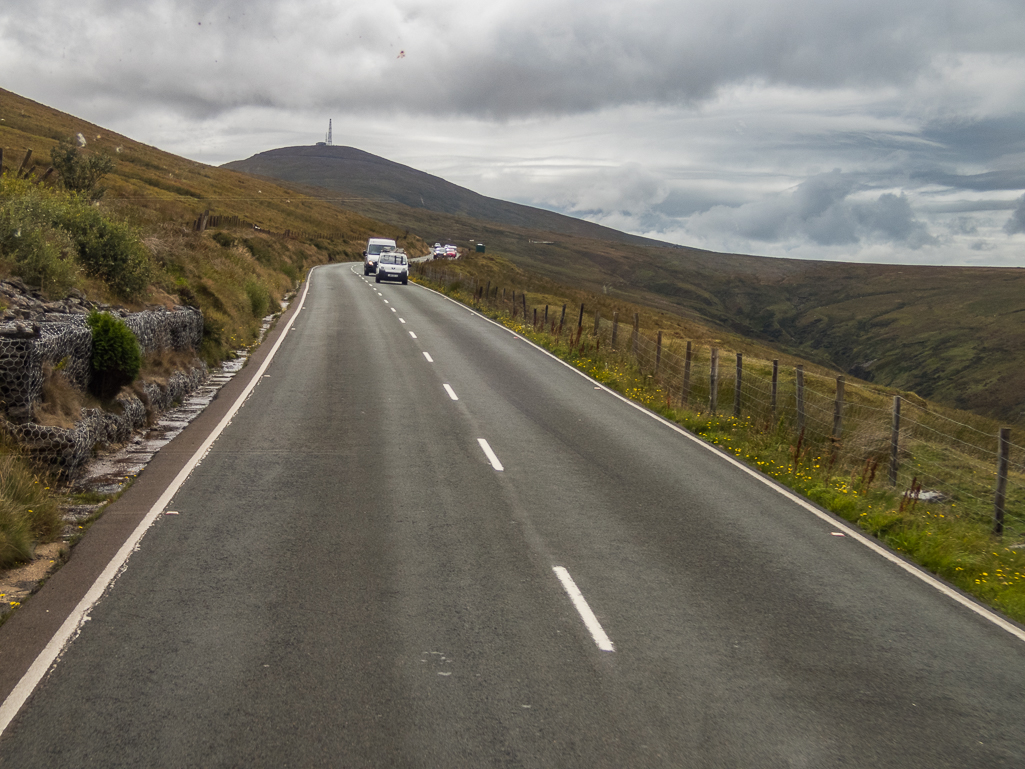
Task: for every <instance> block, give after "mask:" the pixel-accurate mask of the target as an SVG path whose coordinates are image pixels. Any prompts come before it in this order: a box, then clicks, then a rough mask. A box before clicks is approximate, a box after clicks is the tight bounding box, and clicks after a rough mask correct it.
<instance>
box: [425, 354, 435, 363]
mask: <svg viewBox="0 0 1025 769" xmlns="http://www.w3.org/2000/svg"><path fill="white" fill-rule="evenodd" d="M424 357H425V358H427V362H428V363H434V358H432V357H431V354H430V353H429V352H427V351H424Z"/></svg>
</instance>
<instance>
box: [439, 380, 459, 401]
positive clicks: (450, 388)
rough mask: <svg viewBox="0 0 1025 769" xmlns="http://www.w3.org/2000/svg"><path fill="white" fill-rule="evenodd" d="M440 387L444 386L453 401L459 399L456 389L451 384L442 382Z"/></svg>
mask: <svg viewBox="0 0 1025 769" xmlns="http://www.w3.org/2000/svg"><path fill="white" fill-rule="evenodd" d="M442 387H444V388H445V392H447V393H448V397H449V398H451V399H452V400H454V401H457V400H459V396H458V395H456V391H455V390H453V389H452V386H451V385H447V384H443V385H442Z"/></svg>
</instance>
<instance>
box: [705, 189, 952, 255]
mask: <svg viewBox="0 0 1025 769" xmlns="http://www.w3.org/2000/svg"><path fill="white" fill-rule="evenodd" d="M856 186H857V185H856V183H855V182H854V180H853V179H852V178H850V177H849V176H847V175H845V174H843V173H841V172H840V171H839V170H834V171H832V172H830V173H828V174H821V175H818V176H815V177H812V178H810V179H808V180H807V181H805V182H803V183H801V184H800V185H798V187H797V188H796V189H795V190H794V191H793V192H791V193H789V194H785V195H775V196H772V197H769V198H767V199H764V200H760V201H757V202H753V203H747V204H745V205H742V206H737V207H734V208H728V207H726V206H716V207H714V208H712V209H710V210H709V211H707V212H705V213H702V214H697V215H695V216H693V217H691V218H690V220H689V221H688V230H693V231H695V232H708V231H710V230H716V229H726V230H729V231H732V232H734V233H736V234H737V235H740V236H741V237H744V238H747V239H750V240H756V241H762V242H774V243H779V242H784V241H786V240H792V239H797V240H810V241H811V242H813V243H816V244H818V245H822V246H845V245H853V244H858V243H861V242H863V241H866V242H890V243H900V244H902V245H903V246H905V247H907V248H911V249H918V248H921V247H922V246H926V245H933V244H935V243H936V242H937V241H936V239H935V238H934V237H933V236H932V235H930V234H929V231H928V229H927V227H926V226H925V224H924V223H923V222H921V221H920V220H918V219H917V218H916V217H915V214H914V212H913V211H912V209H911V204H910V203H909V201H908V199H907V198H906V197H905V196H904V195H894V194H893V193H884V194H882V195H880V196H879V197H878V198H876V199H875V200H858V199H853V200H852V199H851V195H852V194H853V193H854V192H855V191H856Z"/></svg>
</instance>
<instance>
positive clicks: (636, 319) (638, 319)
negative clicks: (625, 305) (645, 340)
mask: <svg viewBox="0 0 1025 769" xmlns="http://www.w3.org/2000/svg"><path fill="white" fill-rule="evenodd" d="M640 328H641V316H640V313H636V312H635V313H634V338H633V346H634V357H635V358H636V357H637V355H638V354H639V353H640V350H641V344H640V341H639V340H638V338H637V337H638V334H640Z"/></svg>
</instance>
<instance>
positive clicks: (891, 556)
mask: <svg viewBox="0 0 1025 769" xmlns="http://www.w3.org/2000/svg"><path fill="white" fill-rule="evenodd" d="M417 286H418V287H419V288H421V289H423V290H424V291H430V292H431V293H432V294H437V295H438V296H440V297H441V298H442V299H447V300H448V301H450V302H452V304H455V305H458V306H459V307H466V305H464V304H462V303H461V302H458V301H456V300H455V299H453V298H452V297H450V296H445V295H444V294H442V293H441V292H440V291H435V290H434V289H432V288H427V286H422V285H419V284H417ZM469 312H470V314H471V315H475V316H476V317H478V318H480V319H481V320H482V321H484V322H485V323H490V324H491V325H493V326H496V327H498V328H499V329H500V330H502V331H506V332H508V333H510V334H512V335H513V336H515V337H517V338H518V339H520V340H522V341H524V342H526V343H527V344H529V345H530V346H531V347H533V348H534V349H536V350H537V351H538V352H540V353H541V354H542V355H547V356H548V357H549V358H551V359H552V360H553V361H555V362H556V363H558V364H559V365H561V366H565V367H566V368H567V369H569V370H570V371H572V372H573V373H574V374H576V375H577V376H580V377H583V378H584V379H587V380H589V381H591V382H594V381H595V380H594V379H593V378H591V377H590V376H588V375H587V374H586V373H584V372H583V371H581V370H580V369H578V368H576V367H575V366H574V365H573V364H572V363H567V362H566V361H564V360H561V359H559V358H557V357H556V356H555V355H553V354H552V353H550V352H548V350H546V349H544V348H543V347H541V346H540V345H537V344H534V343H533V342H531V341H530V340H529V339H525V338H524V337H521V336H520V335H519V334H517V333H516V332H515V331H513V330H512V329H509V328H506V327H505V326H503V325H502V324H501V323H499V322H498V321H495V320H492V319H491V318H488V317H486V316H484V315H481V314H480V313H478V312H475V311H474V310H472V309H471V310H469ZM597 386H598V387H599V388H600V389H602V390H604V391H605V392H607V393H608V394H609V395H611V396H612V397H613V398H618V399H619V400H621V401H623V403H625V404H626V405H627V406H629V407H630V408H633V409H637V410H638V411H640V412H641V413H642V414H644V415H646V416H647V417H649V418H651V419H654V420H655V421H656V422H661V423H662V424H663V425H665V426H666V427H668V428H669V429H670V430H673V431H674V432H677V433H679V434H680V435H682V436H683V437H684V438H686V439H687V440H689V441H691V442H693V443H694V444H695V445H697V446H698V447H700V448H702V449H704V450H705V451H708V452H710V453H712V454H715V455H716V456H718V457H719V458H720V459H722V460H724V461H725V462H728V463H730V464H731V465H733V466H734V467H736V468H737V469H738V470H740V471H741V472H743V473H746V474H747V475H749V476H750V477H752V478H754V479H755V480H756V481H758V482H759V483H762V484H765V485H766V486H768V487H769V488H771V489H772V490H773V491H775V492H776V493H778V494H780V495H781V496H783V497H786V498H787V499H789V500H790V501H791V502H793V503H794V504H795V505H798V506H800V507H802V508H804V509H805V510H807V511H808V512H809V513H811V514H812V515H814V516H816V517H818V518H820V519H821V520H823V521H825V522H826V523H828V524H830V525H832V526H836V527H838V528H840V529H843V531H844V533H845V534H846V535H847V536H848V537H850V538H851V539H853V540H854V541H856V542H858V543H859V544H861V545H864V546H865V547H867V548H868V549H869V550H871V551H872V552H874V553H875V554H876V555H879V556H881V557H883V558H885V559H886V560H887V561H889V562H890V563H892V564H894V565H895V566H898V567H899V568H901V569H903V570H904V571H905V572H907V573H908V574H910V575H911V576H912V577H915V578H916V579H919V580H921V581H922V582H924V583H925V584H927V585H929V586H930V587H932V588H933V589H935V590H937V591H939V592H940V593H942V594H943V595H945V596H946V597H947V598H950V599H951V600H953V601H956V602H957V603H958V604H960V605H961V606H963V607H964V608H966V609H968V610H969V611H972V612H975V614H977V615H979V616H980V617H982V618H983V619H985V620H986V621H988V622H990V623H992V624H994V625H996V626H997V627H999V628H1001V629H1003V630H1006V631H1007V632H1008V633H1010V634H1011V635H1013V636H1014V637H1015V638H1017V639H1018V640H1019V641H1025V629H1023V628H1020V627H1018V626H1017V625H1016V624H1014V623H1013V622H1009V621H1008V620H1007V619H1005V618H1004V617H1002V616H1000V615H999V614H997V613H996V612H994V611H992V610H990V609H989V608H988V607H986V606H983V605H982V604H981V603H979V602H978V601H976V600H974V599H972V598H969V597H968V596H966V595H962V594H961V593H959V592H958V591H957V589H956V588H954V587H951V586H950V585H948V584H946V583H945V582H943V581H942V580H940V579H938V578H936V577H934V576H933V575H932V574H930V573H929V572H927V571H926V570H925V569H923V568H922V567H921V566H918V565H917V564H914V563H911V562H910V561H906V560H904V558H902V557H901V556H900V555H898V554H897V553H894V552H893V551H891V550H889V549H888V548H887V547H885V546H884V545H881V544H879V543H878V542H876V541H875V540H873V539H870V538H869V537H868V536H866V535H864V534H862V533H861V532H860V531H858V530H857V529H855V528H854V527H852V526H851V525H849V524H847V523H846V522H841V521H839V520H838V518H837V517H836V516H834V515H833V514H832V513H828V512H826V511H825V510H821V509H819V508H818V507H817V506H816V505H815V504H813V503H812V502H809V501H808V500H807V499H804V498H803V497H801V496H800V495H798V494H797V493H795V492H792V491H790V489H788V488H786V487H785V486H783V485H782V484H780V483H778V482H777V481H775V480H774V479H772V478H770V477H768V476H767V475H764V474H762V473H761V472H759V471H758V470H754V469H752V468H750V467H748V466H747V465H745V464H744V463H743V462H741V461H740V460H739V459H736V458H735V457H731V456H730V455H729V454H726V453H725V452H724V451H722V450H721V449H719V447H717V446H713V445H712V444H710V443H706V442H705V441H703V440H702V439H701V438H699V437H698V436H697V435H695V434H694V433H691V432H690V431H688V430H687V429H686V428H684V427H681V426H680V425H678V424H676V423H674V422H670V421H669V420H668V419H666V418H665V417H662V416H660V415H659V414H656V413H654V412H653V411H650V410H649V409H648V408H647V407H645V406H643V405H642V404H640V403H637V402H635V401H632V400H630V399H629V398H627V397H626V396H625V395H621V394H619V393H618V392H616V391H615V390H613V389H611V388H610V387H607V386H606V385H603V384H601V383H600V382H598V383H597Z"/></svg>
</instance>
